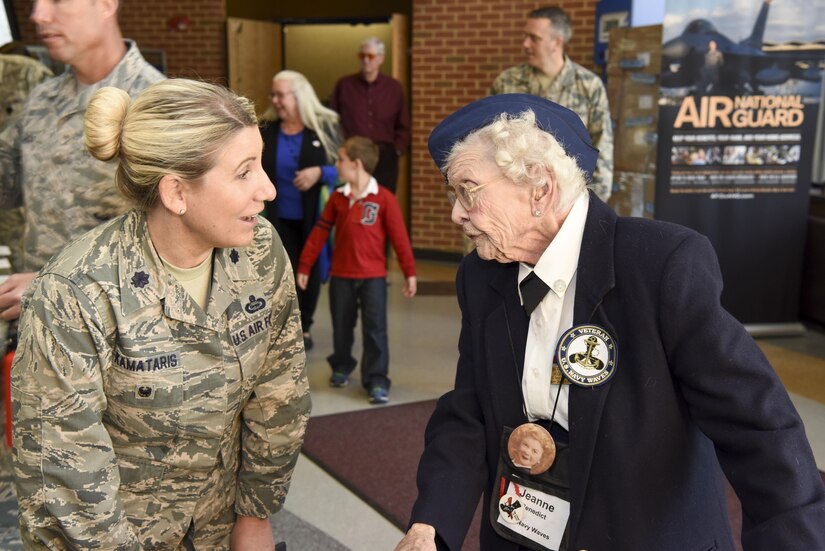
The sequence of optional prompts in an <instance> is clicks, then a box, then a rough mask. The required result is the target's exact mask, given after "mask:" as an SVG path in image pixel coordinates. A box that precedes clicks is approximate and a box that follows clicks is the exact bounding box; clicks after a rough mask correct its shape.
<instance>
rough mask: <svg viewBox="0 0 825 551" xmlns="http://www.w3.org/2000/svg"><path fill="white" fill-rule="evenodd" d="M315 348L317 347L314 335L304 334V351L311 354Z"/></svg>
mask: <svg viewBox="0 0 825 551" xmlns="http://www.w3.org/2000/svg"><path fill="white" fill-rule="evenodd" d="M313 346H315V343H314V342H312V335H311V334H310V333H304V350H305V351H307V352H309V351H310V350H312V347H313Z"/></svg>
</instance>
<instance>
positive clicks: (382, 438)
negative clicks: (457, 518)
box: [302, 400, 825, 551]
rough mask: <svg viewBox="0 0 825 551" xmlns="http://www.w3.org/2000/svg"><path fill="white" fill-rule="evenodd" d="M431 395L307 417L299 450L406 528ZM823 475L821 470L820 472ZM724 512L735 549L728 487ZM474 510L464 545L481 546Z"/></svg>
mask: <svg viewBox="0 0 825 551" xmlns="http://www.w3.org/2000/svg"><path fill="white" fill-rule="evenodd" d="M434 408H435V401H434V400H431V401H426V402H416V403H412V404H403V405H398V406H390V407H383V408H373V409H366V410H360V411H353V412H349V413H340V414H335V415H323V416H320V417H313V418H311V419H310V420H309V427H308V428H307V434H306V438H305V440H304V447H303V450H302V451H303V453H304V454H305V455H306V456H307V457H309V458H310V459H311V460H312V461H313V462H315V463H316V464H317V465H318V466H320V467H321V468H322V469H324V470H325V471H326V472H328V473H329V474H330V475H331V476H332V477H334V478H335V479H336V480H338V481H339V482H340V483H341V484H343V485H344V486H346V487H347V488H349V490H351V491H352V492H353V493H355V494H356V495H357V496H359V497H360V498H361V499H362V500H364V501H365V502H366V503H368V504H369V505H370V506H371V507H373V508H374V509H375V510H376V511H378V512H379V513H380V514H381V515H382V516H384V517H385V518H386V519H387V520H389V521H390V522H391V523H393V524H394V525H395V526H397V527H398V528H400V529H401V530H405V529H406V527H407V522H408V521H409V516H410V513H411V511H412V506H413V502H414V501H415V498H416V495H417V490H416V486H415V475H416V472H417V469H418V460H419V458H420V456H421V452H422V451H423V450H424V429H425V427H426V425H427V421H428V420H429V418H430V415H431V414H432V412H433V409H434ZM820 474H821V476H822V479H823V481H825V473H820ZM727 498H728V514H729V517H730V520H731V525H732V527H733V529H734V534H735V535H736V540H737V542H736V544H737V549H740V550H741V549H742V547H741V545H739V542H738V540H739V534H740V532H741V527H742V512H741V506H740V504H739V500H738V499H737V498H736V494H734V492H733V490H732V489H731V488H730V486H728V487H727ZM480 517H481V511H480V508H479V509H478V510H476V514H475V517H474V519H473V524H472V525H471V527H470V529H469V531H468V533H467V539H466V540H465V542H464V546H463V547H462V550H463V551H475V550H477V549H478V548H479V545H478V532H479V523H480Z"/></svg>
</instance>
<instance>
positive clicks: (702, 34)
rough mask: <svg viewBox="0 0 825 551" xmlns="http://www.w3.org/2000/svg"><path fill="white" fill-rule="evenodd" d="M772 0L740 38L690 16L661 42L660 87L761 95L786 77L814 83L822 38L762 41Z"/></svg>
mask: <svg viewBox="0 0 825 551" xmlns="http://www.w3.org/2000/svg"><path fill="white" fill-rule="evenodd" d="M771 2H772V0H764V2H763V4H762V7H761V9H760V10H759V14H758V16H757V18H756V22H755V23H754V25H753V31H752V32H751V34H750V36H748V37H747V38H745V39H744V40H742V41H740V42H734V41H733V40H731V39H729V38H728V37H727V36H725V35H724V34H722V33H721V32H719V31H718V30H717V29H716V27H715V26H714V25H713V23H711V22H710V21H708V20H707V19H694V20H693V21H691V22H690V23H688V25H687V27H685V30H684V31H683V32H682V34H681V35H680V36H678V37H676V38H673V39H671V40H668V41H667V42H665V43H664V45H663V46H662V80H661V82H662V86H664V87H666V88H692V89H693V91H694V93H698V94H716V95H743V94H755V93H760V92H761V88H762V87H764V86H775V85H778V84H783V83H785V82H786V81H788V80H790V79H797V80H804V81H809V82H818V81H819V80H821V79H822V75H823V69H825V41H819V42H809V43H799V42H788V43H784V44H765V43H764V42H763V37H764V35H765V27H766V25H767V21H768V11H769V8H770V4H771Z"/></svg>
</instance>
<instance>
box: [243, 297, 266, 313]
mask: <svg viewBox="0 0 825 551" xmlns="http://www.w3.org/2000/svg"><path fill="white" fill-rule="evenodd" d="M264 308H266V300H265V299H264V298H263V297H256V296H255V295H249V302H247V303H246V304H245V305H244V307H243V309H244V310H246V311H247V313H249V314H254V313H255V312H258V311H259V310H263V309H264Z"/></svg>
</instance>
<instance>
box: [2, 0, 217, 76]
mask: <svg viewBox="0 0 825 551" xmlns="http://www.w3.org/2000/svg"><path fill="white" fill-rule="evenodd" d="M31 5H32V2H31V1H30V0H14V8H15V13H16V15H17V22H18V24H19V26H20V34H21V38H22V40H23V42H24V43H26V44H39V41H38V39H37V35H36V34H35V30H34V25H33V24H32V23H31V22H30V21H29V10H30V9H31ZM179 16H186V17H187V18H188V19H189V22H190V23H189V26H188V28H187V29H186V30H184V31H174V30H170V29H169V25H168V22H169V20H170V19H171V18H174V17H179ZM118 18H119V20H120V27H121V30H122V31H123V36H125V37H127V38H133V39H134V40H135V41H137V44H138V46H139V47H141V48H159V49H162V50H164V51H165V52H166V64H167V71H168V74H169V75H170V76H181V77H189V78H201V79H205V80H210V81H214V82H221V83H225V82H226V0H176V1H175V2H170V1H169V0H125V1H123V0H121V7H120V14H119V17H118Z"/></svg>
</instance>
